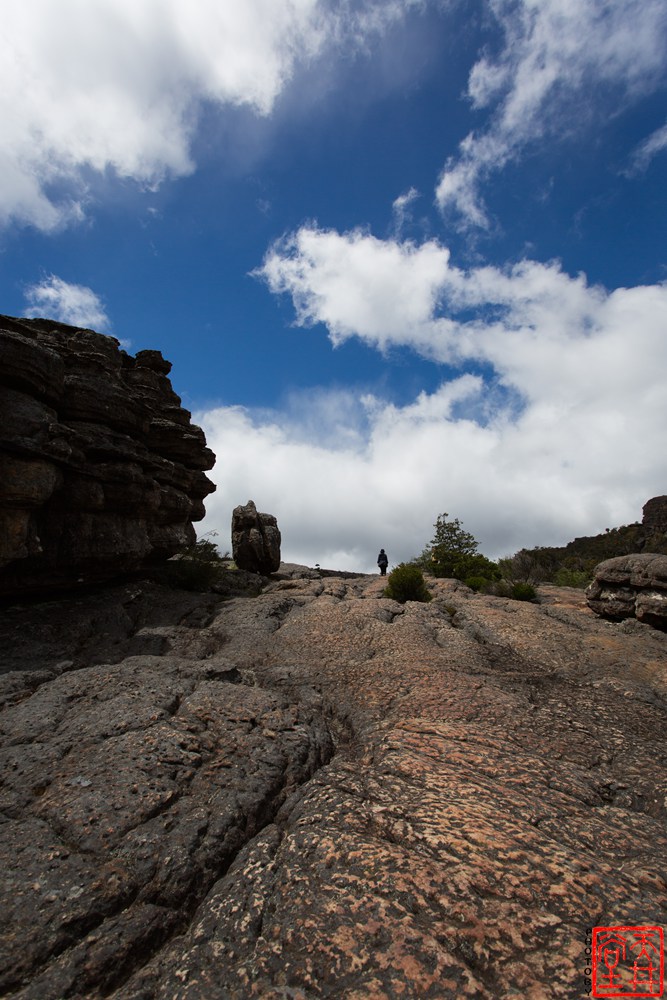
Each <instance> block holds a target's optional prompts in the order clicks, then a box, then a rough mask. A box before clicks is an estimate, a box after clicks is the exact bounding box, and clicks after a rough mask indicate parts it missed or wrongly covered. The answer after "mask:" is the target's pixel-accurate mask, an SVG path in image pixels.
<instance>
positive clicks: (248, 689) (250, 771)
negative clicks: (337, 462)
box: [0, 567, 667, 1000]
mask: <svg viewBox="0 0 667 1000" xmlns="http://www.w3.org/2000/svg"><path fill="white" fill-rule="evenodd" d="M282 570H283V574H284V577H285V578H283V579H277V580H274V581H273V582H271V583H269V584H267V585H266V586H265V588H264V590H263V592H262V593H261V594H260V595H259V596H257V597H253V598H239V597H237V598H233V599H231V600H225V601H223V600H221V599H220V598H218V597H216V596H215V595H194V594H185V593H179V592H176V591H170V590H166V589H164V588H162V587H160V586H158V585H157V584H155V583H141V584H139V583H135V584H132V585H124V586H122V587H116V588H114V589H112V590H107V591H106V592H104V593H100V594H97V595H92V596H88V597H86V598H83V597H81V598H78V599H77V600H69V601H66V602H63V601H60V600H59V601H50V602H48V603H43V604H40V605H33V606H28V605H24V606H21V607H13V608H8V609H6V611H5V613H4V615H3V617H2V619H1V620H0V623H1V624H0V627H1V633H0V651H1V652H0V659H1V660H2V662H3V665H4V669H5V670H6V671H7V672H6V673H5V674H4V676H3V677H1V678H0V691H1V692H2V698H3V701H4V709H3V711H2V714H1V715H0V733H1V734H2V742H3V748H2V750H1V755H2V756H1V760H0V763H1V768H0V774H1V775H2V799H1V804H2V818H3V823H2V834H3V835H2V838H1V839H0V843H1V845H2V847H1V850H2V857H0V864H1V865H2V870H3V874H4V879H3V880H2V881H3V889H2V891H3V892H4V898H3V899H2V900H1V905H0V915H1V917H0V919H2V921H3V922H4V924H3V944H2V956H3V958H2V962H1V963H0V966H1V968H2V978H1V979H0V993H2V994H3V995H5V996H8V997H12V998H16V1000H19V998H20V1000H60V998H64V997H67V998H72V1000H83V998H86V1000H90V998H101V997H111V998H113V1000H149V998H150V1000H174V998H179V1000H246V998H253V997H257V998H262V1000H266V998H272V1000H278V998H281V1000H287V998H290V1000H314V998H319V997H332V998H333V997H335V998H338V997H345V998H353V1000H361V998H369V1000H370V998H373V1000H389V998H392V1000H394V998H397V997H404V998H420V1000H422V998H432V1000H458V998H461V997H474V998H477V1000H510V998H515V997H525V998H528V1000H542V998H547V997H548V998H550V1000H561V998H562V1000H571V998H573V997H577V996H585V995H587V994H588V992H589V989H590V986H587V985H586V980H585V970H586V968H587V967H589V961H590V959H589V958H588V957H587V955H586V952H585V948H586V944H587V936H586V928H587V927H591V926H593V925H614V926H638V925H652V926H656V925H657V926H662V925H665V924H666V923H667V883H666V882H665V872H666V871H667V753H666V751H665V743H664V734H665V732H666V731H667V636H665V635H664V634H663V633H661V632H658V631H655V630H653V629H651V628H649V627H648V626H644V625H641V624H640V623H638V622H636V621H630V622H625V623H623V624H613V623H609V622H605V621H602V620H600V619H598V618H596V617H595V616H594V615H593V613H592V612H591V611H590V610H589V609H588V608H587V607H586V604H585V599H584V596H583V594H582V593H581V592H578V591H569V590H566V589H558V588H553V587H549V588H542V589H541V597H542V600H543V603H542V604H541V605H539V606H538V605H532V604H522V603H516V602H512V601H508V600H505V599H501V598H495V597H487V596H482V595H477V594H473V593H472V592H471V591H469V590H468V589H467V588H465V587H464V586H463V585H461V584H458V583H456V582H454V581H447V580H437V581H436V580H430V581H429V587H430V588H431V590H432V593H433V595H434V599H433V600H432V601H431V603H429V604H427V605H422V604H411V603H408V604H406V605H400V604H397V603H395V602H393V601H391V600H388V599H386V598H385V597H383V595H382V587H383V583H384V581H381V580H380V579H379V578H376V577H357V578H350V577H349V576H347V578H337V577H336V576H331V575H327V576H326V577H320V575H319V574H318V573H316V572H314V571H307V570H298V569H296V568H294V569H293V570H292V573H291V578H288V577H289V574H287V572H286V568H285V567H282Z"/></svg>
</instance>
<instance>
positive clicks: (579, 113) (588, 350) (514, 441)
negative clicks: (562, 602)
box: [0, 0, 667, 570]
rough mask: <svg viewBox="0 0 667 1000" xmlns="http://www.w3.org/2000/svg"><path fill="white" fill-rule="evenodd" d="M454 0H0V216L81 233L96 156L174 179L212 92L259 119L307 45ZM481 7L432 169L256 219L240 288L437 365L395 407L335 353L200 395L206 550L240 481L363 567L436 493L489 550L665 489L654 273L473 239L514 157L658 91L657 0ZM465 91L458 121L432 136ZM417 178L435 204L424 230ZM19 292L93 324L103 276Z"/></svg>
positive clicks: (455, 13)
mask: <svg viewBox="0 0 667 1000" xmlns="http://www.w3.org/2000/svg"><path fill="white" fill-rule="evenodd" d="M463 6H464V5H461V4H460V3H457V2H456V0H447V2H445V0H391V2H379V0H358V2H352V0H350V2H324V0H297V2H294V3H291V4H289V5H277V4H275V3H270V2H268V0H247V2H246V3H244V4H243V5H240V4H234V3H231V2H221V0H197V2H196V3H191V4H188V5H187V6H185V5H183V4H181V3H179V2H178V0H142V2H134V0H132V2H131V0H94V2H91V3H89V4H87V5H84V6H83V7H82V6H81V5H80V4H78V3H75V0H62V2H61V4H59V5H58V8H57V10H55V9H54V7H53V5H51V4H49V3H48V0H31V3H30V4H28V5H26V4H25V3H22V2H20V0H9V3H8V7H7V10H6V11H5V22H6V25H7V26H8V30H7V31H6V32H5V36H4V42H3V43H2V45H3V48H4V58H3V59H2V60H0V82H2V87H0V124H1V125H2V127H3V133H4V136H5V142H4V143H3V149H4V152H3V153H2V154H0V175H1V176H2V184H1V185H0V221H1V222H2V223H3V224H4V225H5V226H6V227H7V228H8V229H11V228H14V229H16V228H17V227H26V226H28V227H31V228H32V229H33V230H36V231H39V232H41V233H44V234H51V238H53V239H57V238H58V237H59V234H62V232H63V231H64V230H66V229H67V230H69V231H71V230H73V229H76V228H77V227H79V228H80V229H81V228H85V227H86V226H88V227H90V228H91V230H92V229H94V226H95V222H94V218H95V207H96V199H99V198H102V197H104V194H103V182H105V183H111V181H110V178H111V179H112V180H113V179H115V182H117V183H126V182H130V183H132V184H135V185H138V186H139V187H140V188H142V189H144V190H146V191H147V192H149V191H153V190H156V189H157V188H158V187H160V186H165V185H167V184H169V183H172V184H173V183H175V180H174V179H175V178H179V177H181V178H187V177H195V178H196V175H197V171H198V169H199V166H198V152H197V150H198V148H199V147H198V143H199V142H200V140H201V122H202V120H203V119H204V117H205V115H206V114H207V109H208V108H210V107H211V106H214V107H227V108H245V109H247V110H248V111H249V112H251V113H252V114H253V115H254V116H257V117H260V118H263V119H271V117H272V116H274V117H275V116H276V115H277V109H278V108H279V107H281V101H283V100H284V99H285V96H286V95H287V94H288V93H291V92H293V91H291V90H290V88H293V87H294V85H295V83H296V84H297V85H298V81H299V79H300V77H301V76H302V75H303V74H306V73H307V72H309V71H312V68H313V66H318V65H321V66H322V67H325V66H330V65H332V64H333V65H340V66H344V65H346V60H348V61H349V60H350V59H351V58H352V55H353V54H354V56H355V58H356V57H358V58H363V57H364V53H367V52H372V51H376V50H381V49H382V45H383V40H384V39H385V38H387V37H389V35H390V33H391V30H392V29H395V27H396V25H399V24H401V23H405V24H407V23H408V22H409V21H410V19H415V18H419V17H423V16H424V15H425V12H426V11H428V10H429V9H430V10H431V11H433V10H437V11H438V12H439V16H441V17H442V18H444V19H445V21H446V23H447V24H448V25H451V31H452V33H455V31H456V30H459V31H461V32H463V31H464V28H465V25H464V24H463V20H465V12H463V13H462V10H463ZM483 6H484V19H485V20H484V23H483V30H482V31H481V34H480V46H479V48H478V50H477V51H476V53H475V55H474V58H473V59H472V60H471V63H470V65H469V69H468V70H467V83H466V88H465V93H464V95H463V99H462V98H461V93H460V92H458V93H450V94H447V95H446V100H445V101H443V106H442V110H441V112H440V114H441V121H442V125H443V142H442V150H443V152H442V156H441V161H440V164H439V166H438V167H437V169H435V170H434V172H433V175H432V178H431V183H432V188H431V191H430V192H428V191H425V190H424V186H423V178H422V179H421V180H419V179H417V177H414V178H413V177H412V176H409V173H408V172H407V171H406V174H405V176H406V179H407V183H406V185H405V186H404V187H402V188H401V189H400V190H396V191H395V192H394V194H393V196H392V198H391V199H390V200H389V201H388V202H387V203H386V205H385V213H386V222H385V225H384V228H382V227H377V225H376V226H375V227H372V226H371V224H370V223H369V219H368V217H360V218H358V219H357V220H356V223H354V224H352V225H350V224H349V221H347V220H346V221H345V222H342V223H341V224H340V225H337V224H336V223H335V222H333V223H332V222H328V223H327V224H320V223H319V222H318V221H317V216H318V214H319V213H320V212H324V213H326V215H327V217H330V216H331V214H332V213H331V211H330V210H329V208H328V204H327V201H326V192H324V193H323V199H322V201H321V202H319V201H318V202H317V203H316V204H313V208H312V210H311V211H308V212H307V214H303V215H302V216H301V218H300V219H299V220H298V221H297V222H296V224H294V225H290V226H288V227H287V228H286V229H283V230H282V231H281V232H278V233H274V234H273V238H272V240H270V241H269V243H268V245H267V244H265V245H264V247H263V249H262V252H261V253H260V254H259V255H258V257H257V259H256V262H255V265H254V270H253V271H252V275H253V280H254V282H255V286H256V294H257V295H258V296H261V295H264V296H265V295H266V291H267V290H268V292H269V293H270V294H271V295H272V296H274V297H275V301H276V307H277V308H283V307H284V306H283V304H284V302H285V301H286V300H287V301H289V302H290V303H291V309H292V313H291V314H290V316H289V318H288V322H292V323H293V325H296V326H297V327H299V328H303V329H304V330H310V331H312V332H311V333H310V334H305V333H304V336H310V337H316V338H322V337H324V336H327V337H328V338H329V341H330V343H331V345H332V349H335V350H336V351H337V352H340V351H343V350H344V349H346V348H350V347H351V346H352V345H361V346H363V348H365V349H368V350H370V351H372V352H377V354H378V355H380V356H381V358H382V359H383V363H384V364H385V365H386V366H389V367H391V366H394V367H396V366H399V367H400V366H401V365H406V366H407V365H408V364H410V362H409V360H406V359H409V358H416V359H419V361H420V362H421V363H426V364H428V365H430V366H431V367H432V368H433V370H434V371H435V372H436V373H438V377H437V378H436V382H437V384H436V385H435V386H433V384H432V382H431V384H430V387H428V388H426V387H421V388H413V392H412V396H411V398H410V399H409V400H408V401H407V402H406V401H405V399H403V400H402V401H397V400H396V399H393V398H392V396H391V393H389V392H386V393H385V392H383V391H382V385H381V384H380V385H375V386H372V387H371V388H369V387H368V386H366V385H364V384H363V381H364V380H363V379H357V378H356V376H355V372H354V371H353V370H351V371H350V372H349V377H348V384H347V385H344V386H341V385H340V384H333V383H331V382H330V381H329V382H328V380H327V372H326V371H316V372H310V373H308V375H307V379H308V385H307V387H306V388H304V387H303V384H304V381H305V380H306V375H305V374H304V375H302V376H301V388H295V385H296V384H297V380H295V385H293V386H291V387H286V389H285V392H284V393H283V394H282V395H281V396H280V398H277V399H276V402H275V404H274V405H272V406H268V407H267V406H265V405H254V404H253V401H252V400H251V399H249V400H247V401H238V400H226V401H224V402H222V403H221V404H220V405H210V404H209V405H204V403H205V401H204V400H202V402H201V405H200V406H199V407H198V408H197V407H195V409H197V410H198V412H196V414H195V416H196V419H198V420H199V422H201V423H202V425H203V426H204V428H205V430H206V433H207V437H208V440H209V444H210V446H211V447H212V448H213V450H214V451H215V452H216V454H217V456H218V464H217V466H216V470H215V472H214V474H213V475H214V478H215V479H216V482H217V483H218V492H217V493H216V494H214V495H213V496H212V497H210V498H209V500H208V502H207V510H208V515H207V518H206V521H205V522H204V523H203V525H202V526H201V529H200V530H201V532H204V531H207V530H217V531H218V532H219V533H220V541H221V545H222V547H223V548H225V547H226V541H225V540H226V538H227V535H228V530H229V520H230V516H231V509H232V507H234V506H235V505H236V504H238V503H244V502H245V501H246V500H247V499H250V498H252V499H254V500H255V501H256V502H257V504H258V507H259V508H260V509H262V510H267V511H271V512H272V513H274V514H276V515H277V517H278V519H279V524H280V527H281V530H282V532H283V537H284V545H283V555H284V557H285V558H287V559H289V560H293V561H299V562H306V563H311V564H313V563H315V562H319V563H320V564H321V565H329V566H338V567H339V568H350V569H364V570H372V569H373V565H374V554H375V551H376V550H377V549H378V548H379V547H380V546H384V547H385V548H386V549H387V550H388V551H389V553H390V556H391V558H392V562H398V561H399V560H401V559H407V558H410V557H411V556H413V555H415V554H417V553H418V552H419V551H420V550H421V548H422V547H423V546H424V544H425V543H426V542H427V541H428V540H429V538H430V537H431V534H432V525H433V522H434V521H435V518H436V516H437V515H438V514H439V513H442V512H443V511H449V512H450V513H451V514H452V515H453V516H459V517H461V518H462V519H463V521H464V524H465V527H466V528H468V529H469V530H471V531H473V533H474V534H475V536H476V537H477V538H478V540H479V541H480V543H481V547H482V549H483V551H484V552H485V554H487V555H489V556H492V557H498V556H501V555H505V554H508V553H510V552H512V551H515V550H516V549H518V548H519V547H521V546H531V545H536V544H556V543H564V542H566V541H568V540H569V539H570V538H572V537H574V535H576V534H585V533H592V532H595V531H599V530H602V529H603V528H604V527H605V526H613V525H615V524H621V523H627V522H628V521H634V520H636V519H638V518H639V517H640V516H641V506H642V504H643V503H644V502H645V501H646V500H647V499H648V498H649V497H650V496H653V495H656V494H660V493H663V492H665V491H667V485H666V484H667V457H666V454H667V453H666V452H665V449H664V445H663V443H662V442H663V437H664V429H665V427H666V426H667V394H666V393H665V391H664V378H665V372H666V371H667V287H666V286H665V284H664V283H662V282H659V281H655V280H653V281H646V282H637V281H635V282H628V283H627V287H607V286H606V285H605V284H603V283H599V284H598V283H596V282H593V281H590V280H589V279H588V277H587V276H586V274H585V273H582V272H580V271H579V270H576V271H575V272H574V273H570V269H569V267H568V264H567V261H566V260H563V259H555V258H554V257H550V258H549V259H543V260H538V259H533V258H532V257H531V254H530V246H529V245H527V246H526V247H524V248H523V252H522V253H521V254H519V255H514V256H513V257H512V258H511V259H509V260H506V261H503V260H498V259H495V260H493V259H489V256H490V255H491V247H492V243H491V241H492V240H493V239H494V238H495V237H498V235H499V234H500V233H501V232H502V230H503V228H507V227H508V226H511V210H510V211H509V212H507V213H506V214H505V215H504V216H499V215H498V214H497V212H498V198H497V186H498V185H499V183H500V181H501V179H502V178H503V177H505V176H506V175H508V174H510V173H511V172H512V171H516V170H518V169H519V168H520V167H521V166H522V165H523V164H524V163H525V162H526V161H527V160H528V159H529V158H530V157H534V156H535V155H536V151H541V152H543V151H544V150H545V149H554V150H557V149H559V148H560V146H561V145H562V144H563V143H566V142H571V141H572V139H573V137H574V138H575V139H578V140H579V141H588V138H589V136H590V135H591V134H592V135H594V136H602V135H604V134H606V131H605V130H607V131H608V130H609V129H611V128H613V125H614V121H615V120H616V119H617V118H618V117H619V116H620V115H621V113H622V111H623V110H624V109H626V110H627V109H632V108H633V107H634V106H636V105H639V103H640V102H642V101H644V100H646V99H647V97H651V96H655V95H660V94H664V92H665V83H666V72H665V67H666V65H667V59H666V56H667V16H666V13H665V8H664V3H663V0H642V2H639V0H618V2H616V3H614V4H609V3H607V2H603V0H542V2H540V3H539V4H538V3H535V2H533V0H486V2H485V4H484V5H483ZM323 72H324V70H323ZM340 73H341V75H342V74H343V70H342V69H341V70H340ZM332 87H333V90H334V91H335V87H334V86H333V85H332ZM325 89H326V88H325ZM334 99H335V98H334V97H333V96H332V94H330V93H326V94H324V96H322V98H321V100H322V101H333V100H334ZM461 104H463V105H465V106H466V107H467V108H468V112H467V115H468V117H467V118H466V121H467V126H466V130H464V131H465V134H464V135H463V137H461V136H460V134H459V137H458V138H456V139H454V138H451V137H450V138H449V139H446V138H445V129H444V126H445V124H446V123H447V119H448V117H451V115H452V114H453V109H454V108H455V107H458V106H459V105H461ZM450 113H451V114H450ZM458 113H460V112H458ZM662 120H664V114H663V118H662ZM276 127H277V128H278V126H276ZM292 127H293V128H294V127H295V126H292ZM302 127H303V128H308V122H306V124H305V125H303V123H302ZM666 129H667V125H664V124H662V123H660V124H654V125H653V127H651V128H650V129H649V130H648V131H647V132H646V133H644V134H640V133H638V132H637V130H635V132H634V133H633V134H632V135H630V133H628V135H627V137H626V136H624V137H623V143H624V145H623V144H620V145H619V146H618V152H617V159H618V164H617V167H616V169H615V171H614V172H612V171H610V176H611V174H612V173H613V180H614V183H616V178H619V177H624V178H625V179H626V182H627V183H635V184H636V183H638V181H637V180H636V178H637V177H639V176H641V175H642V174H644V173H646V172H648V171H650V169H651V167H652V166H653V165H654V163H657V162H658V161H660V162H662V161H663V160H664V156H665V151H666V150H667V137H666V131H665V130H666ZM315 169H316V168H315ZM631 178H635V180H634V181H631ZM599 182H600V185H601V186H604V185H607V186H608V185H609V184H610V183H611V182H610V181H609V177H604V176H600V178H599ZM101 191H102V193H100V192H101ZM609 197H610V199H611V197H612V196H611V195H609ZM429 200H431V201H432V202H433V205H435V206H436V212H435V215H434V217H433V218H431V219H429V221H428V223H427V224H425V223H423V221H422V222H419V220H420V219H422V220H423V218H424V217H425V213H426V212H427V211H428V210H427V208H426V207H424V206H425V205H426V203H427V202H429ZM267 204H268V203H267ZM369 211H370V210H369ZM375 213H376V215H375V217H376V218H377V209H375ZM340 216H341V218H344V217H345V213H343V212H341V213H340ZM91 220H92V221H91ZM418 222H419V224H418ZM420 227H421V228H420ZM373 228H375V232H374V231H373ZM479 233H482V234H484V239H485V240H486V242H484V241H482V242H480V237H479ZM406 234H411V235H406ZM567 249H568V248H567V247H565V246H564V247H563V254H562V255H561V254H558V255H557V256H558V257H561V258H563V257H565V256H566V251H567ZM485 254H486V255H487V256H485ZM656 264H658V265H660V264H662V266H663V267H664V261H656ZM25 287H26V288H27V290H26V299H27V310H26V312H27V313H29V314H32V315H34V314H37V313H40V314H44V313H45V312H49V314H51V315H53V316H54V317H55V318H60V319H62V320H63V321H65V322H73V323H75V324H77V325H85V326H91V327H93V328H97V329H102V330H105V329H112V321H113V303H112V302H109V300H108V296H107V295H106V293H105V289H104V286H103V285H102V286H100V287H98V286H96V288H95V290H93V289H92V288H91V287H89V286H88V285H87V284H86V283H85V282H82V283H81V284H79V283H78V282H68V281H66V280H64V279H63V278H62V277H58V276H57V275H55V274H50V275H49V277H48V278H42V279H40V280H39V281H33V282H32V283H28V284H26V286H25ZM103 303H104V304H103ZM109 316H110V317H111V318H109ZM281 322H282V320H281ZM120 332H121V333H122V331H120ZM273 336H274V337H275V335H273ZM152 346H156V347H160V346H161V344H159V343H156V344H153V345H152ZM199 349H200V350H201V353H202V357H205V355H206V345H205V344H202V345H200V348H199ZM420 370H421V371H423V369H420ZM413 384H414V380H413ZM193 395H194V397H195V400H196V391H195V392H194V393H193Z"/></svg>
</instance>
